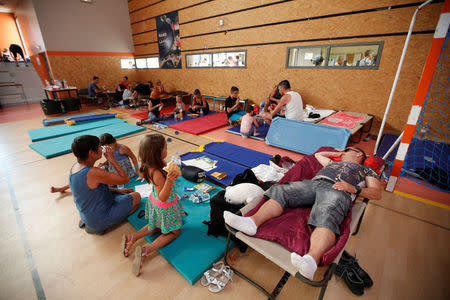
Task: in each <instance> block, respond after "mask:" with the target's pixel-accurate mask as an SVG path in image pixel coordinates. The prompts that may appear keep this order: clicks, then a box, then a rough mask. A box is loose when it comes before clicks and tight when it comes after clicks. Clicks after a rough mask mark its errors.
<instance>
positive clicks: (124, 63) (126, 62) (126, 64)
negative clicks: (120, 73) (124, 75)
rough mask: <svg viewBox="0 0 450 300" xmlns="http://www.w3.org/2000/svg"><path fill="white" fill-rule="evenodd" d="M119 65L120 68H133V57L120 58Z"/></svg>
mask: <svg viewBox="0 0 450 300" xmlns="http://www.w3.org/2000/svg"><path fill="white" fill-rule="evenodd" d="M120 67H121V68H122V69H135V68H136V63H135V61H134V58H122V59H121V60H120Z"/></svg>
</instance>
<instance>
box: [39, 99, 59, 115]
mask: <svg viewBox="0 0 450 300" xmlns="http://www.w3.org/2000/svg"><path fill="white" fill-rule="evenodd" d="M41 108H42V111H43V112H44V114H45V115H46V116H51V115H57V114H61V113H62V107H61V102H60V101H59V100H57V99H55V100H47V99H44V100H41Z"/></svg>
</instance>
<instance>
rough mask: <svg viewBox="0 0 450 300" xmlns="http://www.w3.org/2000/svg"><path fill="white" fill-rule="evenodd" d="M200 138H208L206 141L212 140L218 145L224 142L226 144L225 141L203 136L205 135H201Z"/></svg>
mask: <svg viewBox="0 0 450 300" xmlns="http://www.w3.org/2000/svg"><path fill="white" fill-rule="evenodd" d="M198 136H201V137H204V138H206V139H209V140H212V141H214V142H216V143H223V142H225V141H223V140H218V139H215V138H212V137H209V136H206V135H203V134H199V135H198Z"/></svg>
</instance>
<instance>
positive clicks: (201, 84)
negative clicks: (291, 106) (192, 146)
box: [132, 0, 442, 131]
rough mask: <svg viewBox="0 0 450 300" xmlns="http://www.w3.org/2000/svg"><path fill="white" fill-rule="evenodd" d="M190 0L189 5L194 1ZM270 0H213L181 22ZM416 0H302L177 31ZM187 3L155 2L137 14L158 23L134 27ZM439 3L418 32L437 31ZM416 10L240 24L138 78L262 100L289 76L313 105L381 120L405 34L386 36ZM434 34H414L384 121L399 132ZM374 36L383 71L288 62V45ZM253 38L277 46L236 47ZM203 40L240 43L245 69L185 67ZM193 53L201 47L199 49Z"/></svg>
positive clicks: (149, 37)
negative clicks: (175, 63) (178, 63)
mask: <svg viewBox="0 0 450 300" xmlns="http://www.w3.org/2000/svg"><path fill="white" fill-rule="evenodd" d="M133 1H137V0H133ZM188 2H189V3H191V1H188ZM273 2H276V1H275V0H272V1H238V0H230V1H226V0H216V1H211V2H208V3H205V4H201V5H197V6H194V7H192V8H188V9H183V10H180V11H179V17H180V22H181V23H183V22H189V21H191V20H196V19H199V18H204V17H209V16H214V15H217V14H220V13H226V12H231V11H235V10H239V9H243V8H248V7H254V6H257V5H262V4H268V3H273ZM415 2H416V1H412V0H404V1H394V0H373V1H370V2H367V1H353V0H343V1H339V2H336V4H335V5H330V1H329V0H314V1H303V0H299V1H292V2H286V3H280V4H275V5H270V6H266V7H261V8H258V9H250V10H246V11H243V12H238V13H233V14H230V15H225V16H222V17H213V18H210V19H206V20H202V21H194V22H192V23H188V24H181V25H180V33H181V37H186V36H189V35H197V34H203V33H209V32H213V31H217V30H223V29H227V28H228V29H230V28H239V27H244V26H255V25H260V24H265V23H269V22H282V21H288V20H293V19H299V18H305V17H314V16H323V15H327V14H334V13H345V12H353V11H356V10H363V9H373V8H382V7H387V6H395V5H401V4H408V3H415ZM189 3H184V2H180V1H178V2H177V1H170V0H169V1H164V2H161V3H158V4H156V5H154V6H152V7H151V9H146V10H145V12H143V13H142V14H141V15H140V17H141V18H152V19H151V20H153V21H150V20H148V21H145V22H140V23H137V24H134V25H132V28H133V33H137V32H140V31H142V30H150V29H154V28H155V27H152V26H154V18H153V17H154V16H157V15H161V14H164V13H167V12H169V11H174V10H177V9H180V8H181V7H186V6H187V5H189ZM197 3H199V2H197ZM441 8H442V3H437V4H432V5H429V6H427V7H426V8H424V9H423V10H422V11H421V12H420V13H419V15H418V18H417V23H416V25H415V27H414V30H415V31H421V30H426V31H434V29H435V26H436V23H437V21H438V19H439V14H440V11H441ZM415 9H416V7H405V8H396V9H391V10H379V11H374V12H367V13H358V14H350V15H343V16H339V17H331V18H322V19H315V20H310V21H305V22H295V23H286V24H280V25H273V26H266V27H259V28H252V29H245V30H237V31H232V32H228V33H227V34H226V35H225V34H223V33H221V34H211V35H202V36H198V37H193V38H182V40H181V48H182V51H184V53H183V69H181V70H160V69H151V70H137V71H136V72H137V79H139V80H143V81H145V80H154V79H155V78H160V79H161V80H162V81H163V82H164V85H165V87H166V89H168V90H169V91H174V90H184V91H188V92H192V91H193V90H194V89H196V88H199V89H200V90H201V91H202V92H203V93H204V94H211V95H216V96H222V95H227V94H228V91H229V88H230V87H231V86H232V85H236V86H238V87H239V88H240V90H241V97H243V98H249V99H250V100H251V101H252V102H253V103H256V104H258V103H260V102H262V101H263V100H264V99H265V98H266V97H267V95H268V93H269V92H270V90H271V88H272V87H273V85H274V84H276V83H278V82H279V81H281V80H283V79H288V80H289V81H290V82H291V84H292V86H293V87H294V89H295V90H297V91H299V92H300V94H301V95H302V97H303V100H304V103H305V104H312V105H314V106H316V107H324V108H334V109H346V110H352V111H359V112H366V113H371V114H373V115H375V117H376V119H375V120H376V121H375V126H376V125H377V123H378V124H379V123H380V120H381V118H382V117H383V114H384V109H385V105H386V102H387V99H388V97H389V92H390V89H391V85H392V82H393V79H394V76H395V72H396V68H397V64H398V62H399V59H400V55H401V52H402V48H403V43H404V41H405V38H406V35H400V36H389V35H386V34H390V33H399V32H400V33H401V32H406V31H407V30H408V27H409V23H410V19H411V17H412V15H413V13H414V10H415ZM142 11H144V10H142ZM132 15H134V14H132ZM219 19H224V21H225V26H222V27H219V26H218V20H219ZM151 22H153V23H151ZM138 24H143V25H138ZM144 25H145V26H144ZM139 26H143V27H142V28H146V29H141V27H139ZM370 34H381V36H380V37H376V38H349V39H342V40H335V41H328V40H327V41H318V42H303V43H292V42H291V41H293V40H303V39H305V40H308V39H317V38H333V37H342V36H349V37H353V36H358V35H361V36H365V35H370ZM139 36H140V37H139ZM432 36H433V34H432V33H426V34H415V35H413V36H412V39H411V44H410V46H409V49H408V52H407V57H406V59H405V63H404V68H403V70H402V73H401V76H400V79H399V83H398V88H397V91H396V96H395V98H394V103H393V105H392V107H391V112H390V115H389V119H388V121H387V128H388V129H392V130H394V131H401V130H402V129H403V127H404V124H405V122H406V119H407V116H408V113H409V109H410V106H411V103H412V100H413V98H414V95H415V91H416V89H417V84H418V82H419V79H420V75H421V72H422V68H423V66H424V63H425V59H426V56H427V53H428V50H429V47H430V44H431V40H432ZM134 41H135V43H146V42H151V41H156V31H154V32H150V33H146V34H142V35H136V36H134ZM283 41H287V42H288V43H285V44H277V43H278V42H283ZM369 41H384V48H383V52H382V55H381V61H380V66H379V69H378V70H351V69H286V68H285V63H286V52H287V47H288V46H295V45H299V46H300V45H305V46H306V45H321V44H329V43H332V44H343V43H358V42H369ZM251 43H255V44H260V43H275V44H267V45H260V46H245V47H244V46H242V47H238V48H235V47H234V46H239V45H244V44H251ZM205 45H208V47H209V49H211V48H214V50H213V51H219V50H221V49H222V50H225V51H227V50H233V49H241V48H242V49H246V50H247V68H246V69H212V68H211V69H186V68H185V54H186V53H189V52H188V51H189V50H195V49H203V48H204V46H205ZM227 47H229V48H227ZM195 51H196V52H197V51H198V52H202V50H195ZM208 51H211V50H208ZM135 52H136V55H140V54H141V55H142V54H147V53H158V47H157V44H156V43H155V44H150V45H143V46H135Z"/></svg>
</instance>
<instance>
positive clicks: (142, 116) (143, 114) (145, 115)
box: [130, 111, 148, 120]
mask: <svg viewBox="0 0 450 300" xmlns="http://www.w3.org/2000/svg"><path fill="white" fill-rule="evenodd" d="M130 116H131V117H133V118H136V119H139V120H145V119H147V118H148V113H147V112H146V111H141V112H138V113H135V114H131V115H130Z"/></svg>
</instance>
